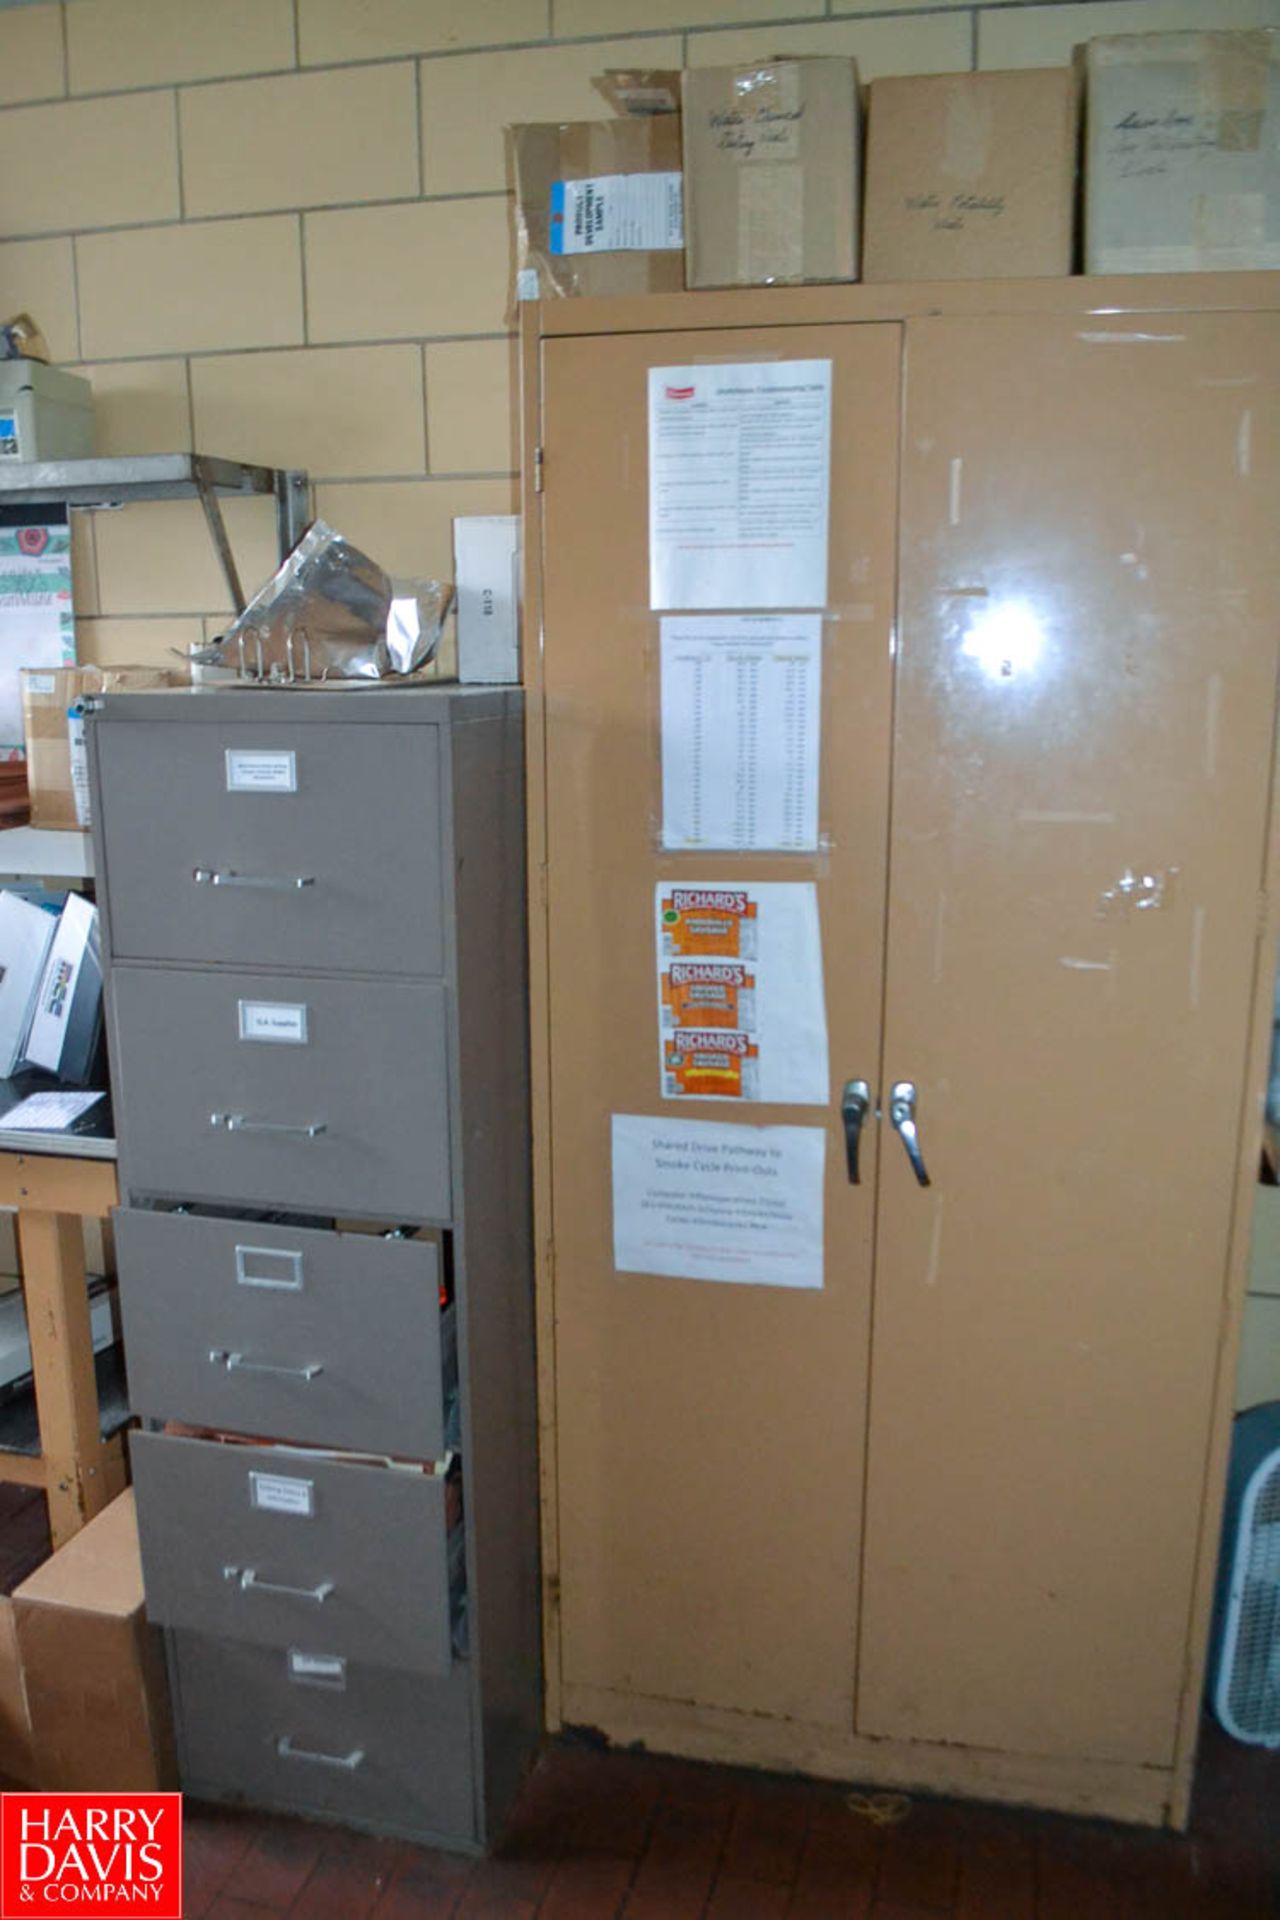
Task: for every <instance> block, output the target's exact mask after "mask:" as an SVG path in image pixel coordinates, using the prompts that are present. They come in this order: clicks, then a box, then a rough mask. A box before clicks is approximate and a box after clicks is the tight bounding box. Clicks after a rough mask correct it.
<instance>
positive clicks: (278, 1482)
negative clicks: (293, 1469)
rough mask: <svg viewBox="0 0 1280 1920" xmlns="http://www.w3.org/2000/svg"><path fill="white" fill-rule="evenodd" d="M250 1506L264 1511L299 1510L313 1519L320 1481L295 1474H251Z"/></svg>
mask: <svg viewBox="0 0 1280 1920" xmlns="http://www.w3.org/2000/svg"><path fill="white" fill-rule="evenodd" d="M249 1505H250V1506H251V1507H257V1509H258V1511H259V1512H260V1513H295V1514H299V1515H300V1516H301V1517H302V1518H303V1519H306V1520H309V1519H310V1518H311V1516H312V1515H313V1514H314V1512H315V1510H316V1483H315V1481H314V1480H300V1479H297V1478H296V1477H295V1476H294V1475H293V1474H285V1473H250V1475H249Z"/></svg>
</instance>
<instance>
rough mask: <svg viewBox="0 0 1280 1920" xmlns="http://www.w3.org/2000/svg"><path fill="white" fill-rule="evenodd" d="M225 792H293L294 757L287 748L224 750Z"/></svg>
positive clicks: (295, 755) (295, 770) (294, 789)
mask: <svg viewBox="0 0 1280 1920" xmlns="http://www.w3.org/2000/svg"><path fill="white" fill-rule="evenodd" d="M226 751H227V792H228V793H296V792H297V791H298V756H297V754H296V753H295V752H294V751H293V749H292V748H291V747H281V748H263V747H228V748H227V750H226Z"/></svg>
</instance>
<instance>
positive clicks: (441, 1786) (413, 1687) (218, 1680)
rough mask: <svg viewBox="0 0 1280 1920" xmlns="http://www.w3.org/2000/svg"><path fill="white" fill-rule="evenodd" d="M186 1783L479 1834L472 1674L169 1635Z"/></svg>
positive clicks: (418, 1828)
mask: <svg viewBox="0 0 1280 1920" xmlns="http://www.w3.org/2000/svg"><path fill="white" fill-rule="evenodd" d="M173 1653H174V1676H175V1696H176V1697H175V1705H176V1708H177V1716H178V1731H179V1743H180V1752H181V1756H182V1771H183V1784H184V1786H185V1787H186V1788H187V1790H188V1791H189V1792H192V1793H199V1792H201V1791H202V1790H203V1791H205V1792H211V1793H213V1794H215V1795H216V1796H217V1797H219V1798H227V1797H234V1798H237V1799H244V1800H247V1801H249V1802H251V1803H256V1804H258V1805H264V1806H274V1807H287V1808H290V1809H291V1810H292V1811H294V1812H296V1813H310V1814H320V1815H327V1816H329V1817H335V1816H336V1817H338V1818H341V1819H348V1820H355V1821H358V1822H360V1823H362V1824H365V1825H368V1826H373V1827H386V1828H392V1829H394V1830H395V1831H397V1832H399V1833H403V1834H406V1835H415V1836H420V1837H422V1838H423V1839H429V1838H431V1837H433V1836H440V1837H448V1838H450V1839H452V1840H462V1841H467V1840H475V1839H477V1838H478V1837H479V1836H478V1835H477V1833H476V1826H475V1808H474V1795H473V1789H472V1773H471V1728H470V1711H469V1704H468V1697H467V1688H466V1673H465V1670H464V1669H461V1668H459V1669H458V1670H456V1671H455V1672H454V1673H453V1674H452V1675H450V1676H449V1677H448V1678H447V1679H442V1680H423V1679H420V1678H418V1677H417V1676H410V1675H407V1674H404V1673H397V1672H394V1671H391V1670H388V1669H387V1668H385V1667H373V1666H366V1665H361V1664H358V1663H355V1662H346V1661H344V1660H343V1659H342V1657H341V1656H335V1655H333V1654H331V1653H329V1652H327V1651H326V1649H325V1647H324V1644H323V1639H322V1638H321V1639H318V1640H312V1641H308V1642H307V1643H306V1645H305V1646H304V1647H294V1648H286V1649H271V1650H268V1649H265V1648H262V1647H253V1646H247V1645H245V1644H243V1643H240V1642H236V1641H226V1640H214V1639H210V1638H208V1637H206V1636H205V1635H203V1634H191V1633H179V1634H176V1635H175V1636H174V1640H173Z"/></svg>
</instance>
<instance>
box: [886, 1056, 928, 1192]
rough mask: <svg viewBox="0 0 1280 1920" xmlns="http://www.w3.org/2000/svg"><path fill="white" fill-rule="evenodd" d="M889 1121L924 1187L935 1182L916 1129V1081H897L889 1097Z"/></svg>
mask: <svg viewBox="0 0 1280 1920" xmlns="http://www.w3.org/2000/svg"><path fill="white" fill-rule="evenodd" d="M889 1119H890V1122H891V1124H892V1126H893V1130H894V1132H895V1133H896V1134H897V1135H898V1136H899V1138H900V1139H901V1141H902V1144H903V1146H904V1147H905V1148H906V1150H907V1158H908V1160H909V1161H910V1162H911V1167H912V1171H913V1172H914V1174H915V1176H916V1179H917V1180H918V1181H919V1182H920V1185H921V1186H922V1187H929V1186H932V1185H933V1182H932V1181H931V1180H930V1178H929V1172H928V1169H927V1167H926V1166H925V1164H924V1154H923V1153H922V1151H921V1148H920V1134H919V1131H918V1129H917V1127H916V1088H915V1082H914V1080H895V1081H894V1084H893V1090H892V1092H891V1093H890V1095H889Z"/></svg>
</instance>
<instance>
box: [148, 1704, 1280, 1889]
mask: <svg viewBox="0 0 1280 1920" xmlns="http://www.w3.org/2000/svg"><path fill="white" fill-rule="evenodd" d="M186 1858H187V1903H186V1912H185V1920H266V1917H267V1916H270V1915H284V1914H287V1915H289V1916H290V1920H534V1916H537V1920H615V1916H617V1920H939V1916H942V1915H951V1916H954V1920H1273V1917H1274V1916H1280V1753H1277V1754H1267V1753H1262V1752H1260V1751H1258V1750H1256V1749H1252V1748H1244V1747H1239V1746H1235V1745H1233V1744H1232V1743H1231V1742H1229V1741H1227V1740H1226V1739H1225V1738H1224V1737H1223V1736H1222V1735H1221V1734H1220V1733H1219V1732H1218V1731H1217V1730H1216V1728H1213V1727H1211V1726H1208V1725H1206V1728H1205V1732H1204V1742H1203V1746H1202V1758H1201V1766H1200V1773H1199V1779H1198V1784H1197V1793H1196V1803H1195V1812H1194V1818H1193V1821H1192V1826H1191V1831H1190V1833H1188V1834H1186V1835H1177V1834H1160V1833H1149V1832H1145V1831H1139V1830H1134V1829H1129V1828H1121V1827H1116V1826H1111V1825H1107V1824H1105V1823H1103V1822H1101V1821H1085V1820H1069V1819H1065V1818H1061V1817H1058V1816H1051V1815H1046V1814H1032V1813H1022V1812H1013V1811H1004V1810H1000V1809H996V1808H992V1807H980V1806H973V1805H969V1804H966V1803H962V1802H959V1801H946V1800H926V1799H918V1800H913V1801H912V1802H911V1804H910V1810H909V1812H908V1813H907V1816H906V1818H905V1819H904V1820H903V1821H902V1822H901V1823H900V1824H898V1825H895V1826H890V1827H877V1826H875V1825H874V1824H872V1823H871V1822H869V1821H868V1820H867V1819H866V1818H865V1817H861V1816H860V1815H859V1814H857V1813H856V1812H854V1811H852V1810H851V1809H850V1807H849V1805H848V1803H847V1790H846V1789H843V1788H840V1787H834V1786H827V1785H820V1784H816V1783H813V1782H806V1781H795V1780H787V1779H780V1778H777V1777H775V1776H762V1775H757V1774H750V1773H743V1772H736V1771H733V1770H731V1769H729V1768H725V1767H704V1766H698V1765H695V1764H693V1763H690V1762H683V1761H677V1760H664V1759H660V1758H657V1757H652V1756H649V1755H643V1754H629V1753H600V1752H596V1751H594V1750H589V1749H586V1748H582V1747H576V1746H564V1745H560V1746H552V1747H551V1748H549V1750H548V1752H547V1753H546V1754H545V1756H544V1757H543V1759H542V1760H541V1762H540V1763H539V1765H538V1767H537V1768H536V1770H535V1771H534V1773H533V1774H532V1776H531V1778H530V1779H529V1782H528V1784H527V1786H526V1788H525V1791H524V1793H523V1796H522V1797H521V1799H520V1801H519V1803H518V1805H517V1808H516V1812H515V1816H514V1818H513V1820H512V1822H511V1826H510V1830H509V1833H508V1836H507V1839H506V1842H505V1844H504V1845H503V1847H502V1848H501V1850H500V1851H499V1853H498V1854H497V1855H496V1856H495V1857H494V1858H493V1859H490V1860H484V1861H468V1860H460V1859H457V1858H455V1857H454V1856H451V1855H449V1854H443V1853H434V1852H431V1851H429V1850H428V1849H425V1848H421V1847H410V1846H406V1845H403V1844H401V1843H399V1842H396V1841H391V1840H376V1839H371V1838H365V1837H362V1836H360V1835H356V1834H350V1833H343V1832H338V1831H335V1830H327V1829H324V1828H320V1827H313V1826H308V1825H305V1824H304V1823H302V1822H301V1821H296V1820H287V1819H282V1818H275V1817H268V1816H265V1815H262V1814H248V1813H233V1812H221V1811H217V1810H215V1809H212V1808H207V1807H197V1806H195V1805H188V1808H187V1818H186Z"/></svg>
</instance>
